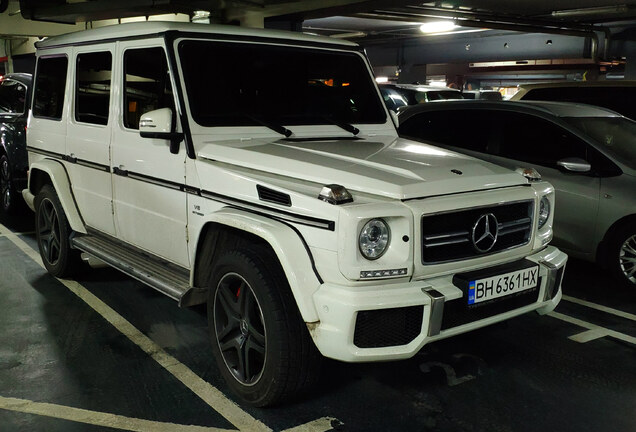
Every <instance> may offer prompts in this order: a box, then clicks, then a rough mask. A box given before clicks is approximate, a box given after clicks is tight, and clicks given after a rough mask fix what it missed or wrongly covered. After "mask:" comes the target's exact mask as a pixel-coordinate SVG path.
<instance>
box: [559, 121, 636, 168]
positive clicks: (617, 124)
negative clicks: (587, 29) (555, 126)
mask: <svg viewBox="0 0 636 432" xmlns="http://www.w3.org/2000/svg"><path fill="white" fill-rule="evenodd" d="M563 120H565V121H567V122H568V123H570V124H571V125H573V126H574V127H576V128H578V129H580V130H582V131H583V132H585V133H586V134H587V135H589V136H590V137H592V138H593V139H594V140H595V141H596V142H598V143H599V144H600V145H602V146H603V148H605V149H606V150H607V151H608V152H609V153H611V154H612V155H613V156H615V157H616V158H617V159H619V160H620V161H622V162H623V163H625V164H627V165H628V166H629V167H631V168H634V169H636V122H634V121H632V120H630V119H627V118H625V117H565V118H564V119H563Z"/></svg>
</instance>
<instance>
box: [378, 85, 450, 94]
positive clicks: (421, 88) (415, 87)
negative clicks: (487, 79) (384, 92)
mask: <svg viewBox="0 0 636 432" xmlns="http://www.w3.org/2000/svg"><path fill="white" fill-rule="evenodd" d="M381 85H388V86H393V87H398V88H402V89H407V90H416V91H453V92H458V93H459V92H460V91H459V90H458V89H454V88H450V87H438V86H431V85H423V84H381Z"/></svg>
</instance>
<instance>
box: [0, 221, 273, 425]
mask: <svg viewBox="0 0 636 432" xmlns="http://www.w3.org/2000/svg"><path fill="white" fill-rule="evenodd" d="M0 230H2V231H8V232H7V233H6V234H5V236H6V238H7V239H9V240H10V241H11V242H12V243H13V244H15V245H16V246H17V247H18V248H19V249H20V250H21V251H22V252H24V253H25V254H26V255H27V256H29V258H31V259H32V260H33V261H35V262H36V263H37V264H39V265H40V266H41V267H42V268H44V264H43V263H42V259H41V258H40V254H39V253H38V252H36V251H35V250H33V249H32V248H31V247H30V246H29V245H28V244H27V243H26V242H25V241H24V240H22V239H21V238H19V237H18V236H17V235H15V234H13V233H12V232H11V231H9V230H7V229H6V227H4V226H3V225H2V224H0ZM57 280H58V281H59V282H61V283H62V284H63V285H64V286H66V287H67V288H68V289H69V290H70V291H71V292H73V293H74V294H75V295H77V296H78V297H79V298H80V299H82V300H83V301H84V302H85V303H86V304H88V306H90V307H91V308H92V309H93V310H95V311H96V312H97V313H98V314H100V315H101V316H102V317H103V318H104V319H105V320H106V321H108V322H109V323H111V324H112V325H113V326H114V327H115V328H116V329H117V330H118V331H119V332H121V333H122V334H124V335H125V336H126V337H127V338H128V339H130V340H131V341H132V342H133V343H134V344H136V345H137V346H138V347H139V348H141V349H142V350H143V351H144V352H146V354H148V355H149V356H150V357H152V359H154V360H155V361H156V362H157V363H159V365H161V366H162V367H163V368H164V369H165V370H167V371H168V372H170V373H171V374H172V375H173V376H174V377H175V378H177V379H178V380H179V381H180V382H181V383H182V384H183V385H185V386H186V387H187V388H189V389H190V390H191V391H192V392H193V393H194V394H196V395H197V396H198V397H199V398H201V399H202V400H203V401H204V402H205V403H207V404H208V405H209V406H210V407H211V408H212V409H214V410H215V411H217V412H218V413H219V414H221V415H222V416H223V417H224V418H225V419H226V420H228V421H229V422H230V423H232V424H233V425H234V426H236V427H237V428H238V429H239V430H241V431H271V429H270V428H268V427H267V426H266V425H265V424H263V423H262V422H260V421H259V420H257V419H255V418H254V417H252V416H251V415H250V414H249V413H247V412H246V411H243V410H242V409H241V408H240V407H239V406H238V405H237V404H235V403H234V402H232V401H231V400H230V399H228V398H227V397H226V396H225V395H224V394H223V393H222V392H221V391H219V390H218V389H217V388H216V387H214V386H213V385H212V384H210V383H209V382H207V381H205V380H204V379H202V378H201V377H199V376H198V375H197V374H195V373H194V372H192V370H191V369H190V368H188V367H187V366H186V365H184V364H183V363H181V362H179V360H177V359H176V358H174V357H173V356H171V355H170V354H168V353H167V352H165V351H164V350H163V349H162V348H161V347H160V346H159V345H157V344H156V343H155V342H154V341H153V340H152V339H150V338H149V337H147V336H146V335H145V334H143V333H142V332H141V331H139V330H138V329H137V328H136V327H135V326H133V325H132V324H131V323H130V322H129V321H128V320H126V319H125V318H124V317H122V316H121V315H119V314H118V313H117V312H116V311H115V310H114V309H112V308H111V307H110V306H108V305H107V304H106V303H104V302H103V301H101V300H100V299H99V298H98V297H97V296H95V295H93V294H92V293H91V292H89V291H88V290H87V289H86V288H84V287H83V286H82V285H81V284H79V283H78V282H76V281H72V280H67V279H57Z"/></svg>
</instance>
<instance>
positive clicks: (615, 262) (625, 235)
mask: <svg viewBox="0 0 636 432" xmlns="http://www.w3.org/2000/svg"><path fill="white" fill-rule="evenodd" d="M606 263H607V265H608V268H609V270H610V272H611V273H612V275H613V276H614V277H615V278H616V279H617V280H618V281H619V282H621V284H622V285H623V286H625V287H628V288H632V289H636V224H634V223H633V221H632V223H627V224H625V225H623V226H621V227H619V228H618V229H616V230H615V231H614V232H613V233H612V234H611V235H610V238H609V241H608V247H607V257H606Z"/></svg>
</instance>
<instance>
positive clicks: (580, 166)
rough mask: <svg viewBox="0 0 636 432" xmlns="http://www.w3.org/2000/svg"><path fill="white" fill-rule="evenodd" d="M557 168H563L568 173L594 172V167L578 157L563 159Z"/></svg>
mask: <svg viewBox="0 0 636 432" xmlns="http://www.w3.org/2000/svg"><path fill="white" fill-rule="evenodd" d="M557 166H559V167H561V168H563V169H564V170H566V171H571V172H577V173H586V172H590V171H591V170H592V165H590V163H589V162H588V161H586V160H585V159H581V158H578V157H569V158H565V159H561V160H560V161H558V162H557Z"/></svg>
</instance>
